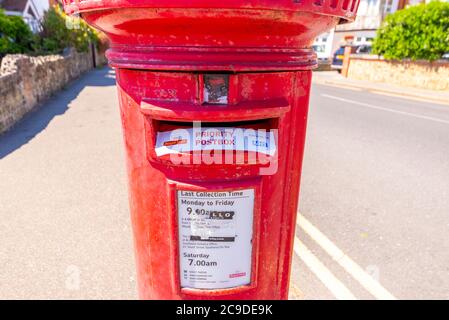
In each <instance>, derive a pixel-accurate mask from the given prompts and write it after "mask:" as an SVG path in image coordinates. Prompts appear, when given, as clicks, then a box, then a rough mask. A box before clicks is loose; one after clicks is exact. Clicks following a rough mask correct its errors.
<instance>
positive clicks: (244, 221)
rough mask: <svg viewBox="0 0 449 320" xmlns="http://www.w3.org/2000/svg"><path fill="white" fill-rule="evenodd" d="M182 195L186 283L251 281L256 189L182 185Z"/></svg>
mask: <svg viewBox="0 0 449 320" xmlns="http://www.w3.org/2000/svg"><path fill="white" fill-rule="evenodd" d="M177 198H178V199H177V201H178V223H179V255H180V257H179V261H180V277H181V279H180V282H181V287H183V288H193V289H225V288H233V287H238V286H242V285H248V284H250V283H251V261H252V259H251V255H252V237H253V211H254V190H253V189H245V190H235V191H188V190H178V191H177Z"/></svg>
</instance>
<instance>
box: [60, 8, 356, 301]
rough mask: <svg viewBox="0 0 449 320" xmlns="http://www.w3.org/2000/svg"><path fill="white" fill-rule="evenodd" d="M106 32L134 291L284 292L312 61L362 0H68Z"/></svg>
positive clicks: (185, 295)
mask: <svg viewBox="0 0 449 320" xmlns="http://www.w3.org/2000/svg"><path fill="white" fill-rule="evenodd" d="M65 5H66V11H68V12H69V13H77V12H79V13H80V14H81V16H82V17H83V18H84V19H85V20H86V21H88V22H89V23H90V24H91V25H93V26H95V27H97V28H99V29H101V30H103V31H104V32H105V33H106V34H107V35H108V37H109V38H110V40H111V49H110V50H109V52H108V58H109V61H110V64H111V65H112V66H113V67H114V68H115V69H116V77H117V87H118V92H119V100H120V111H121V118H122V125H123V134H124V140H125V146H126V151H127V168H128V176H129V192H130V207H131V217H132V224H133V229H134V239H135V251H136V262H137V274H138V286H139V294H140V297H141V298H143V299H286V298H287V296H288V288H289V276H290V265H291V257H292V247H293V239H294V232H295V220H296V212H297V208H298V194H299V182H300V176H301V163H302V156H303V150H304V140H305V134H306V121H307V110H308V101H309V92H310V85H311V69H312V68H314V67H315V65H316V59H315V54H314V53H313V51H311V49H308V47H309V46H310V44H311V42H312V41H313V39H314V38H315V37H316V36H317V35H318V34H320V33H322V32H324V31H326V30H327V29H329V28H331V27H333V26H335V25H336V24H337V23H339V21H340V20H341V19H343V18H345V17H346V18H353V17H354V13H355V11H356V9H357V5H358V1H357V0H354V1H347V0H344V1H338V0H331V1H330V2H327V1H308V0H302V1H293V0H290V1H286V0H279V1H269V0H260V1H256V0H254V1H238V0H228V1H227V2H226V6H225V7H222V4H220V3H218V2H216V1H206V0H198V1H187V0H178V1H164V5H162V4H161V1H138V0H134V1H132V0H126V1H125V0H123V1H120V0H114V1H112V0H111V1H107V0H104V1H101V3H100V2H98V1H89V0H84V1H75V0H73V1H72V0H66V2H65Z"/></svg>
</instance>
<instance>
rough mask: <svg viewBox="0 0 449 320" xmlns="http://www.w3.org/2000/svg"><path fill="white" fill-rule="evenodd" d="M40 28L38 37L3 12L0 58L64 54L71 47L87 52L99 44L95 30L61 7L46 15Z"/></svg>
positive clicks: (19, 21)
mask: <svg viewBox="0 0 449 320" xmlns="http://www.w3.org/2000/svg"><path fill="white" fill-rule="evenodd" d="M41 26H42V31H41V32H40V33H39V34H38V35H35V34H33V33H32V32H31V30H30V28H29V27H28V25H27V24H26V23H25V22H24V21H23V19H22V18H21V17H19V16H7V15H5V14H4V13H3V12H2V11H1V10H0V58H1V57H2V56H4V55H6V54H8V53H29V54H48V53H61V52H62V51H63V50H64V49H65V48H68V47H74V48H76V50H77V51H78V52H86V51H87V50H88V49H89V44H90V43H94V44H95V45H97V46H98V43H99V38H98V34H97V32H96V31H95V30H94V29H92V28H91V27H89V26H88V25H87V24H86V23H85V22H84V21H83V20H81V19H79V18H72V17H68V16H67V15H66V14H65V13H64V12H63V11H62V9H61V7H59V6H55V7H52V8H50V9H49V10H48V11H47V12H46V13H45V15H44V17H43V20H42V25H41Z"/></svg>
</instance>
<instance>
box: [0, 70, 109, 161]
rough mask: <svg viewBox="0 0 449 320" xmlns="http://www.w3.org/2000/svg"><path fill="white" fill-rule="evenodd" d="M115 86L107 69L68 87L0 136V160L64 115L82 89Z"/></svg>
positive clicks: (93, 73) (76, 81) (89, 75)
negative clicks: (57, 117) (53, 120)
mask: <svg viewBox="0 0 449 320" xmlns="http://www.w3.org/2000/svg"><path fill="white" fill-rule="evenodd" d="M113 85H115V76H114V72H113V71H112V70H111V69H109V68H102V69H97V70H94V71H92V72H89V73H87V74H85V75H83V76H81V77H80V78H78V79H77V80H75V81H73V82H72V83H70V84H69V85H68V87H67V88H66V89H64V90H63V91H61V92H58V93H57V94H56V95H55V96H53V97H52V98H50V99H49V100H47V101H45V102H44V103H43V104H42V105H40V106H38V107H37V109H36V110H35V111H32V112H30V113H29V114H27V115H26V116H25V117H24V118H23V119H21V120H20V121H19V122H18V123H17V124H16V125H15V126H14V127H12V128H11V129H10V130H9V131H7V132H6V133H4V134H3V135H0V159H2V158H4V157H6V156H7V155H8V154H10V153H11V152H14V151H15V150H17V149H18V148H20V147H21V146H22V145H24V144H26V143H28V142H29V141H30V140H31V139H33V138H34V137H35V136H36V135H37V134H38V133H39V132H41V131H42V130H44V129H45V128H46V127H47V126H48V124H49V123H50V122H51V121H52V119H53V118H54V117H56V116H59V115H62V114H64V113H65V112H66V111H67V109H68V106H69V105H70V103H71V102H72V101H73V100H75V99H76V98H77V97H78V95H79V93H80V92H81V91H82V90H83V89H84V87H105V86H113Z"/></svg>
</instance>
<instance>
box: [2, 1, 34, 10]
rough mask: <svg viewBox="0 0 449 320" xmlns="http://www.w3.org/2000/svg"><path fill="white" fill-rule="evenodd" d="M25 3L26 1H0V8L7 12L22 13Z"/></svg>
mask: <svg viewBox="0 0 449 320" xmlns="http://www.w3.org/2000/svg"><path fill="white" fill-rule="evenodd" d="M27 3H28V0H3V1H0V7H1V8H2V9H5V10H7V11H18V12H23V11H24V10H25V8H26V5H27Z"/></svg>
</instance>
